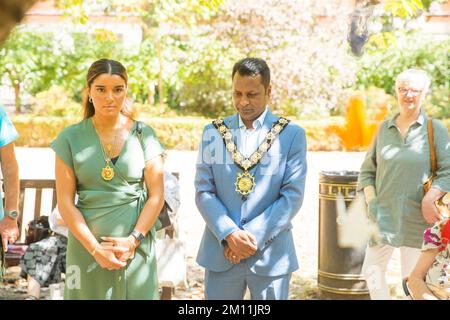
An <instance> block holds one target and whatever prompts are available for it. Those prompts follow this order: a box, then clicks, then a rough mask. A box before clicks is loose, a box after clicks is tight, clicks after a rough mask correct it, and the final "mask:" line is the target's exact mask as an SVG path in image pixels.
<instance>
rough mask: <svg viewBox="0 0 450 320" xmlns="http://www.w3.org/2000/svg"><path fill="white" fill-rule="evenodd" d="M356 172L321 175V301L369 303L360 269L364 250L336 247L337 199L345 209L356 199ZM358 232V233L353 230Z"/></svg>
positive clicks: (329, 172)
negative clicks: (361, 300) (340, 197)
mask: <svg viewBox="0 0 450 320" xmlns="http://www.w3.org/2000/svg"><path fill="white" fill-rule="evenodd" d="M357 180H358V172H355V171H338V172H336V171H322V172H321V173H320V176H319V266H318V277H317V279H318V287H319V291H320V295H321V297H322V298H323V299H341V300H342V299H345V300H356V299H363V300H366V299H370V296H369V290H368V289H367V285H366V282H365V281H364V277H363V276H362V274H361V268H362V264H363V261H364V255H365V247H363V248H362V249H353V248H341V247H340V246H339V244H338V238H337V237H338V226H337V218H338V215H337V197H338V196H342V197H343V198H344V200H345V206H346V207H348V206H349V205H350V203H351V202H352V200H353V199H354V198H355V195H356V184H357ZM355 232H357V230H355Z"/></svg>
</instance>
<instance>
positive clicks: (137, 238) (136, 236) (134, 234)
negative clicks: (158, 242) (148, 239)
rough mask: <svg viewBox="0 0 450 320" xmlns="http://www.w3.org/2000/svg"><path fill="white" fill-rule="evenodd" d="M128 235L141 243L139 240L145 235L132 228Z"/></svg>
mask: <svg viewBox="0 0 450 320" xmlns="http://www.w3.org/2000/svg"><path fill="white" fill-rule="evenodd" d="M130 235H132V236H133V237H135V238H136V240H137V241H138V243H141V241H142V240H144V238H145V236H144V235H143V234H142V233H140V232H139V231H137V230H133V231H132V232H131V234H130Z"/></svg>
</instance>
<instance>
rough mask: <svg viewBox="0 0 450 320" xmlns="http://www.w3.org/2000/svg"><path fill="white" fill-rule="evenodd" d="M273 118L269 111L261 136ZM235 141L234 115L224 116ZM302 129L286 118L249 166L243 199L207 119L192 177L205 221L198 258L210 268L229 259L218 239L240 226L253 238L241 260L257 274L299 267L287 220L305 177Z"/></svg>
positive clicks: (232, 166)
mask: <svg viewBox="0 0 450 320" xmlns="http://www.w3.org/2000/svg"><path fill="white" fill-rule="evenodd" d="M277 119H278V118H277V117H276V116H275V115H274V114H272V113H271V112H270V110H269V111H268V113H267V115H266V118H265V120H264V124H263V126H262V127H261V130H263V132H261V134H260V136H261V137H264V138H265V136H266V134H267V132H268V131H269V130H270V128H271V127H272V123H273V122H274V121H276V120H277ZM224 121H225V124H226V125H227V127H228V128H230V130H231V132H232V134H233V137H234V139H235V143H236V141H237V138H236V137H237V135H238V134H240V133H239V131H240V130H239V129H238V128H239V122H238V115H237V114H235V115H233V116H230V117H228V118H225V119H224ZM306 169H307V165H306V138H305V131H304V130H303V129H302V128H300V127H299V126H297V125H295V124H292V123H289V124H288V125H287V127H286V128H285V129H284V131H283V132H281V134H280V135H279V136H278V137H277V138H276V139H275V140H274V142H273V145H272V147H271V148H270V150H269V151H268V152H267V153H266V154H265V155H264V157H263V158H262V159H261V162H260V164H259V165H257V166H256V167H255V168H253V169H251V170H250V172H251V173H252V174H253V175H254V177H255V182H256V188H255V190H254V191H253V192H252V193H250V194H249V195H248V197H247V200H246V201H243V200H242V197H241V196H240V195H239V194H238V193H237V192H236V191H235V185H234V183H235V181H236V176H237V174H238V173H241V172H242V170H241V169H239V168H238V167H237V166H236V165H235V164H234V162H233V161H232V159H231V155H230V153H229V152H228V151H227V150H226V148H225V146H224V143H223V140H222V137H221V136H220V134H219V132H218V131H217V129H216V128H215V127H214V126H213V125H212V124H210V125H207V126H206V127H205V129H204V131H203V136H202V141H201V143H200V148H199V156H198V160H197V172H196V177H195V191H196V195H195V200H196V204H197V207H198V209H199V211H200V213H201V214H202V216H203V219H204V220H205V222H206V226H205V230H204V233H203V238H202V241H201V244H200V248H199V251H198V255H197V262H198V263H199V264H200V265H201V266H203V267H205V268H206V269H208V270H210V271H215V272H221V271H226V270H228V269H230V268H231V267H232V266H233V265H232V264H231V263H230V262H228V260H227V259H226V258H225V257H224V254H223V252H224V246H223V240H224V239H225V238H226V237H227V236H228V235H229V234H230V233H232V232H233V231H235V230H238V229H243V230H247V231H249V232H251V233H252V234H253V235H254V236H255V237H256V239H257V246H258V250H257V252H256V253H255V254H254V255H253V256H251V257H249V258H248V259H245V260H243V261H241V263H245V264H247V266H248V267H249V268H250V270H251V271H252V272H254V273H256V274H258V275H263V276H278V275H284V274H287V273H290V272H292V271H295V270H296V269H297V268H298V261H297V256H296V253H295V245H294V240H293V237H292V232H291V229H292V223H291V220H292V219H293V218H294V216H295V215H296V214H297V212H298V211H299V209H300V207H301V205H302V201H303V195H304V188H305V178H306Z"/></svg>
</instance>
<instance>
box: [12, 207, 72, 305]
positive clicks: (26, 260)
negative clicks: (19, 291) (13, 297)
mask: <svg viewBox="0 0 450 320" xmlns="http://www.w3.org/2000/svg"><path fill="white" fill-rule="evenodd" d="M48 220H49V225H50V229H51V230H52V231H53V232H54V234H53V235H51V236H49V237H47V238H45V239H43V240H41V241H38V242H35V243H32V244H30V246H29V247H28V248H27V251H26V252H25V254H24V255H23V256H22V258H21V259H20V268H21V274H20V275H21V277H23V278H26V279H27V281H28V285H27V293H28V297H27V300H38V299H39V298H40V295H41V288H42V287H44V286H48V285H50V284H53V283H58V282H61V281H62V278H61V274H62V273H65V271H66V270H65V269H66V249H67V236H68V232H69V231H68V229H67V226H66V224H65V223H64V220H63V219H62V217H61V215H60V213H59V211H58V207H56V208H55V209H54V210H53V211H52V212H51V214H50V216H49V219H48Z"/></svg>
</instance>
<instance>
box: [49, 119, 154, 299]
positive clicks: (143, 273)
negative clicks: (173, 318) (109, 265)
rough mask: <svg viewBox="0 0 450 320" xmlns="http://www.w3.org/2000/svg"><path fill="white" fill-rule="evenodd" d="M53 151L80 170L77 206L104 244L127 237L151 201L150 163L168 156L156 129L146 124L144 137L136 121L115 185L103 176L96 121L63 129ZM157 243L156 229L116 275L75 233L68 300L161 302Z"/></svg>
mask: <svg viewBox="0 0 450 320" xmlns="http://www.w3.org/2000/svg"><path fill="white" fill-rule="evenodd" d="M51 147H52V149H53V150H54V151H55V153H56V155H57V156H58V157H60V158H61V159H62V160H63V161H64V162H65V163H66V164H67V165H68V166H69V167H71V168H72V169H73V170H74V173H75V176H76V178H77V194H78V201H77V204H76V207H77V208H78V209H79V210H80V211H81V213H82V214H83V217H84V219H85V220H86V223H87V225H88V227H89V229H90V230H91V232H92V233H93V234H94V236H95V237H96V238H97V240H98V241H99V242H101V241H102V240H101V239H100V237H103V236H111V237H127V236H128V235H129V234H130V233H131V231H133V229H134V226H135V224H136V222H137V220H138V218H139V214H140V212H141V210H142V208H143V206H144V204H145V201H146V199H147V192H146V191H145V189H144V180H143V170H144V166H145V162H146V161H147V160H150V159H152V158H154V157H157V156H158V155H160V154H161V153H162V152H163V148H162V147H161V144H160V143H159V141H158V139H157V138H156V136H155V133H154V131H153V129H152V128H150V127H149V126H146V125H143V127H142V135H141V139H139V137H138V135H137V133H136V122H135V123H134V126H133V129H132V131H131V134H130V135H129V136H128V138H127V140H126V141H125V144H124V146H123V148H122V150H121V152H120V155H119V158H118V160H117V162H116V163H115V164H112V163H110V166H112V167H113V168H114V172H115V176H114V178H113V179H112V180H110V181H105V180H103V178H102V177H101V170H102V168H103V167H104V166H105V160H104V158H103V154H102V149H101V145H100V140H99V138H98V135H97V133H96V132H95V128H94V126H93V124H92V118H88V119H86V120H83V121H81V122H80V123H77V124H74V125H72V126H69V127H67V128H65V129H64V130H62V131H61V132H60V134H59V135H58V137H57V138H56V139H55V140H54V141H53V142H52V144H51ZM150 192H151V190H150ZM154 239H155V227H153V228H152V229H151V231H150V232H149V233H148V234H147V236H146V237H145V239H144V240H143V241H142V242H141V244H140V246H139V247H138V248H137V249H136V254H135V257H134V259H133V260H130V261H129V262H128V264H127V266H126V267H124V268H122V269H120V270H112V271H110V270H107V269H103V268H101V267H100V265H98V264H97V263H96V261H95V259H94V258H93V257H92V256H91V254H90V253H89V252H88V251H87V250H86V249H85V248H84V247H83V246H82V245H81V243H80V242H79V241H78V240H77V239H76V238H75V237H74V236H73V235H72V234H71V233H70V232H69V238H68V245H67V259H66V261H67V265H66V286H65V290H64V299H70V300H72V299H96V300H101V299H113V300H116V299H159V296H158V280H157V271H156V256H155V242H154Z"/></svg>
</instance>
